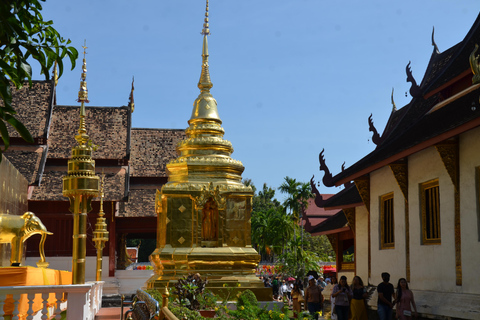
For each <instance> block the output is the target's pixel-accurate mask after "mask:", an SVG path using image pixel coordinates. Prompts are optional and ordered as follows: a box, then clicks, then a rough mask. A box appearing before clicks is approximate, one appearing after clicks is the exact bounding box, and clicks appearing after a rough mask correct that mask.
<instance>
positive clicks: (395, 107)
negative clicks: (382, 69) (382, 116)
mask: <svg viewBox="0 0 480 320" xmlns="http://www.w3.org/2000/svg"><path fill="white" fill-rule="evenodd" d="M393 91H394V89H393V87H392V96H391V98H392V112H395V111H397V106H396V105H395V101H394V100H393Z"/></svg>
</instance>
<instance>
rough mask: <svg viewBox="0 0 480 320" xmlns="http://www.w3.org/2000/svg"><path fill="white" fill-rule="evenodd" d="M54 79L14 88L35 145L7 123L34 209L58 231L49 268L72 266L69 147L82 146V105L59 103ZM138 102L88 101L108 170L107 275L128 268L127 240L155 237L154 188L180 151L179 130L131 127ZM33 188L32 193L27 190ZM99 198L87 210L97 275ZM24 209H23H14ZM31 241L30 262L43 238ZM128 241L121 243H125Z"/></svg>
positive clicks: (90, 275) (49, 245)
mask: <svg viewBox="0 0 480 320" xmlns="http://www.w3.org/2000/svg"><path fill="white" fill-rule="evenodd" d="M55 88H56V85H55V80H50V81H33V86H32V88H29V86H28V84H27V85H26V86H24V87H23V88H22V89H19V90H12V94H13V101H12V106H13V108H14V109H15V110H16V111H17V113H18V114H17V118H18V119H19V120H20V121H22V123H23V124H24V125H25V126H26V127H27V129H28V130H29V131H30V133H31V135H32V136H33V138H34V141H35V142H34V144H27V143H26V142H25V141H24V140H23V139H22V138H21V137H20V136H19V134H18V133H17V132H16V131H14V130H13V129H11V128H10V127H9V134H10V137H11V145H10V147H9V148H8V150H7V151H6V152H5V153H4V158H6V159H8V161H9V162H11V163H12V165H13V166H14V167H15V168H17V169H18V170H19V172H20V173H21V174H22V175H23V176H24V177H25V179H26V181H27V183H28V207H26V208H25V209H26V210H25V211H27V210H29V211H32V212H34V213H35V214H36V215H37V216H38V217H39V218H40V219H41V220H42V222H43V223H44V224H45V226H46V228H47V229H48V230H49V231H51V232H53V235H51V236H49V237H48V238H47V241H46V242H45V254H46V257H47V261H48V262H49V263H50V267H52V268H57V269H63V270H71V263H72V259H71V257H72V228H73V217H72V214H71V212H70V211H69V201H68V198H65V197H64V196H63V195H62V177H64V176H65V175H66V174H67V162H68V159H69V158H70V156H71V148H72V146H73V145H74V144H76V142H75V139H74V136H75V133H76V131H77V130H78V114H79V106H62V105H57V103H56V96H55ZM132 112H133V102H130V103H129V104H128V105H127V106H121V107H91V106H87V107H86V123H87V129H88V134H89V136H90V139H91V140H92V142H93V144H94V145H96V146H97V147H96V150H95V151H94V152H93V159H94V160H95V162H96V172H97V174H101V173H102V171H103V172H104V173H105V198H104V201H105V202H104V212H105V214H106V218H107V224H108V230H109V241H108V242H107V244H106V247H105V249H104V257H105V258H104V259H103V263H104V265H103V268H102V269H103V273H104V277H107V276H114V275H115V270H116V269H117V268H122V267H124V265H122V261H125V257H124V256H122V255H123V254H124V253H125V250H123V249H124V248H123V247H124V246H125V241H124V240H125V238H127V237H128V238H137V237H138V238H140V239H145V238H151V239H155V237H156V220H157V218H156V213H155V192H156V189H157V188H160V187H161V186H162V185H163V184H164V183H165V182H166V170H165V164H166V163H167V162H168V161H169V160H170V159H172V158H173V157H174V155H175V154H176V151H175V148H176V144H177V142H178V141H180V140H181V139H183V138H184V137H185V131H184V130H180V129H154V128H152V129H142V128H132ZM26 194H27V193H26ZM98 200H99V199H98V198H97V199H94V201H93V203H92V207H93V210H92V211H91V212H90V213H89V214H88V228H87V274H86V277H87V279H90V280H93V279H95V255H96V249H95V246H94V243H93V241H92V238H93V231H94V228H95V221H96V218H97V214H98V212H99V201H98ZM16 214H19V213H16ZM39 241H40V238H39V237H38V238H37V237H32V238H31V239H29V240H28V242H27V250H26V261H25V263H26V264H27V265H35V262H36V261H37V260H38V255H39V252H38V250H39V249H38V248H39V247H38V242H39ZM122 241H123V242H122Z"/></svg>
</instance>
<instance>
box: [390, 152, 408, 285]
mask: <svg viewBox="0 0 480 320" xmlns="http://www.w3.org/2000/svg"><path fill="white" fill-rule="evenodd" d="M389 167H390V169H391V170H392V173H393V176H394V177H395V180H396V181H397V184H398V187H399V188H400V190H401V191H402V193H403V198H404V200H405V203H404V205H405V207H404V208H405V273H406V275H405V277H406V278H407V281H408V282H410V217H409V212H410V211H409V207H408V159H405V160H404V161H402V162H397V163H391V164H390V165H389Z"/></svg>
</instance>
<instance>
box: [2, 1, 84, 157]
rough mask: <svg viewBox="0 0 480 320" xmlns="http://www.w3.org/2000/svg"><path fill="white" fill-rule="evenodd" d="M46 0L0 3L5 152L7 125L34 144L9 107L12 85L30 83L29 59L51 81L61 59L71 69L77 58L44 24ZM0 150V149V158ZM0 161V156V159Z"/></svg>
mask: <svg viewBox="0 0 480 320" xmlns="http://www.w3.org/2000/svg"><path fill="white" fill-rule="evenodd" d="M44 1H45V0H2V1H0V98H1V100H2V101H3V105H1V106H0V135H1V137H2V140H3V144H4V146H5V147H4V150H6V149H8V147H9V145H10V136H9V134H8V130H7V125H10V126H12V127H13V128H14V129H15V130H16V131H17V132H18V133H19V134H20V135H21V136H22V138H23V139H25V140H26V141H27V142H33V139H32V136H31V135H30V133H29V132H28V130H27V129H26V128H25V126H24V125H23V124H22V123H21V122H20V121H18V119H16V118H15V114H16V112H15V110H14V109H13V108H12V105H11V104H12V91H11V85H12V84H13V85H14V86H15V87H16V88H17V89H20V88H22V87H23V85H24V81H25V80H28V81H29V84H30V85H31V84H32V67H31V66H30V64H29V62H28V60H29V59H33V60H35V61H37V62H38V63H39V64H40V68H41V73H42V74H44V75H45V79H47V80H48V79H50V74H49V70H50V69H51V68H52V66H53V64H54V63H55V62H57V64H58V69H59V76H61V75H62V73H63V63H62V60H63V58H65V57H66V56H68V57H69V58H70V62H71V64H72V70H73V69H74V68H75V61H76V59H77V57H78V52H77V50H76V49H75V48H74V47H72V46H68V45H69V44H70V40H65V39H64V38H62V37H61V36H60V34H59V33H58V32H57V30H55V29H54V28H53V22H52V21H51V20H49V21H44V20H43V17H42V14H41V11H42V6H41V4H40V2H44ZM1 153H2V150H1V148H0V155H1ZM0 160H1V157H0Z"/></svg>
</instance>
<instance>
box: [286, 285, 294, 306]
mask: <svg viewBox="0 0 480 320" xmlns="http://www.w3.org/2000/svg"><path fill="white" fill-rule="evenodd" d="M292 290H293V283H292V282H290V281H287V291H286V293H287V299H288V306H289V307H290V303H291V301H292Z"/></svg>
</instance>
